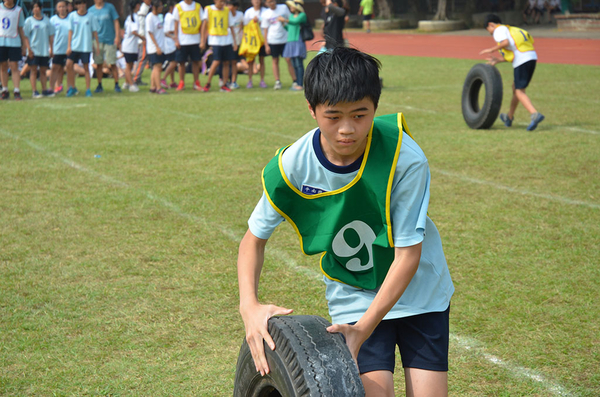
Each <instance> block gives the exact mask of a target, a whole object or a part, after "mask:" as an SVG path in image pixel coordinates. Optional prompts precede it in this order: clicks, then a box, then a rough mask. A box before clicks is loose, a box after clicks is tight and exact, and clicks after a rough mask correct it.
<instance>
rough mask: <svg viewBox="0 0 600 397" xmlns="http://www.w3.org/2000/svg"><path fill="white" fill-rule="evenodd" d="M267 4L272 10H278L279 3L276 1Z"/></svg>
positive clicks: (268, 1)
mask: <svg viewBox="0 0 600 397" xmlns="http://www.w3.org/2000/svg"><path fill="white" fill-rule="evenodd" d="M265 4H266V5H267V7H269V8H270V9H272V10H274V9H275V8H277V2H276V1H275V0H267V1H266V3H265Z"/></svg>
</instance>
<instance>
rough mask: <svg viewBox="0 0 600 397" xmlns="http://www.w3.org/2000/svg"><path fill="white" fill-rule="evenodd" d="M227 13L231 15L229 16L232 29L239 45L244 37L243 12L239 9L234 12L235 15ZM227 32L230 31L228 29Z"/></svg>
mask: <svg viewBox="0 0 600 397" xmlns="http://www.w3.org/2000/svg"><path fill="white" fill-rule="evenodd" d="M229 15H232V16H231V18H233V31H234V32H235V42H236V43H237V45H240V43H241V42H242V38H243V37H244V14H243V13H242V12H241V11H238V12H236V13H235V15H233V14H232V13H229ZM229 34H231V31H229Z"/></svg>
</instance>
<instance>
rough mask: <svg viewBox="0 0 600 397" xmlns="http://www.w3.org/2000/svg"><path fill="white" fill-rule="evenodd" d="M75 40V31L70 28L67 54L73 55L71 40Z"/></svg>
mask: <svg viewBox="0 0 600 397" xmlns="http://www.w3.org/2000/svg"><path fill="white" fill-rule="evenodd" d="M72 40H73V31H72V30H70V29H69V38H68V39H67V55H71V51H72V50H71V41H72Z"/></svg>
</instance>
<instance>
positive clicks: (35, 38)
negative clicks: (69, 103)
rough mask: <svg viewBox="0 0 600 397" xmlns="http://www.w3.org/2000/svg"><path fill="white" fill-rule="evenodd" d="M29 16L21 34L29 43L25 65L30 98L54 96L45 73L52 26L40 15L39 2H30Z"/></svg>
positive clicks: (50, 51)
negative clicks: (29, 85)
mask: <svg viewBox="0 0 600 397" xmlns="http://www.w3.org/2000/svg"><path fill="white" fill-rule="evenodd" d="M31 12H32V14H33V15H31V16H30V17H29V18H27V19H26V20H25V26H24V27H23V32H24V33H25V36H27V39H28V41H29V48H28V54H27V64H28V65H29V69H30V72H29V81H30V82H31V91H32V94H31V96H32V98H41V97H42V96H54V90H48V76H47V75H46V72H47V71H48V67H49V66H50V57H51V56H52V44H53V42H54V26H53V25H52V24H51V23H50V19H49V18H48V17H47V16H45V15H43V14H42V3H41V2H40V0H33V1H32V2H31ZM38 71H39V76H40V82H41V85H42V93H41V94H40V93H39V91H38V90H37V78H38Z"/></svg>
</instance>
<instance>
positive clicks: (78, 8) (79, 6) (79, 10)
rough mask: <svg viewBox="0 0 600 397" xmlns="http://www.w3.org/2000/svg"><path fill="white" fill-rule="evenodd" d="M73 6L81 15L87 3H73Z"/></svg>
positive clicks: (84, 11)
mask: <svg viewBox="0 0 600 397" xmlns="http://www.w3.org/2000/svg"><path fill="white" fill-rule="evenodd" d="M75 7H77V12H78V13H79V14H81V15H83V14H85V13H86V12H87V4H85V3H79V4H75Z"/></svg>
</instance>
